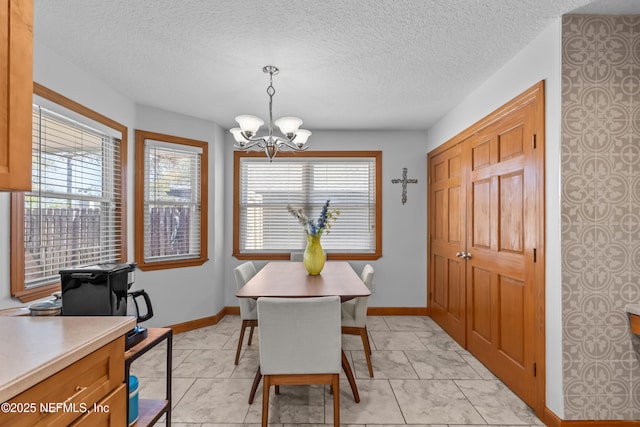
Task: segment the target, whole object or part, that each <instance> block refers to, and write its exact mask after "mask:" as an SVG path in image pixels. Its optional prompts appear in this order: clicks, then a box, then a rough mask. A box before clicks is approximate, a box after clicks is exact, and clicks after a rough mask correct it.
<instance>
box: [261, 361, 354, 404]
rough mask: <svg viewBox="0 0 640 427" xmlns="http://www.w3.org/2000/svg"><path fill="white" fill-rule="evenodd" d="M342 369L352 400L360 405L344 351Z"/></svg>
mask: <svg viewBox="0 0 640 427" xmlns="http://www.w3.org/2000/svg"><path fill="white" fill-rule="evenodd" d="M342 369H344V373H345V375H346V376H347V379H348V380H349V385H350V386H351V391H352V392H353V400H355V401H356V403H360V394H358V386H357V385H356V380H355V378H353V372H352V371H351V365H349V360H348V359H347V355H346V354H344V350H342ZM256 387H257V385H256Z"/></svg>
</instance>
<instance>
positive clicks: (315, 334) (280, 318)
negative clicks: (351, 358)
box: [258, 296, 342, 375]
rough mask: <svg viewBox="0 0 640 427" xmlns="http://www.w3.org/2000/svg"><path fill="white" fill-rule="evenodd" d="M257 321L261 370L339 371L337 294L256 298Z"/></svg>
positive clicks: (268, 373) (331, 372) (339, 323)
mask: <svg viewBox="0 0 640 427" xmlns="http://www.w3.org/2000/svg"><path fill="white" fill-rule="evenodd" d="M258 324H259V325H260V327H259V328H258V333H259V337H260V371H261V372H262V374H264V375H276V374H335V373H340V369H341V366H342V365H341V360H342V359H341V353H340V350H341V345H342V343H341V322H340V297H338V296H328V297H314V298H258Z"/></svg>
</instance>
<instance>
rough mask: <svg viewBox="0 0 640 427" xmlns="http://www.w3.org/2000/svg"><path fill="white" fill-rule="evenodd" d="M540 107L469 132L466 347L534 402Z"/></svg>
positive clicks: (465, 145)
mask: <svg viewBox="0 0 640 427" xmlns="http://www.w3.org/2000/svg"><path fill="white" fill-rule="evenodd" d="M534 113H535V105H533V104H529V105H527V106H525V107H524V108H521V109H519V110H517V111H515V112H512V113H511V114H509V115H508V116H507V117H505V118H503V119H501V120H499V121H497V122H496V123H494V124H492V125H490V126H488V127H487V128H485V129H483V130H482V131H481V132H479V133H478V134H476V135H474V136H472V137H470V138H469V139H468V140H466V141H465V142H464V144H463V150H464V151H465V152H466V155H467V156H468V158H469V159H470V162H469V165H468V167H469V169H470V173H469V179H468V187H467V188H468V193H469V196H468V198H467V224H468V226H467V238H466V241H467V246H466V247H467V256H466V258H467V261H466V263H467V266H466V289H467V348H468V350H469V351H470V352H471V353H473V354H474V355H475V356H476V357H477V358H478V359H479V360H480V361H481V362H483V363H484V364H485V365H486V366H487V367H488V368H489V369H491V371H493V372H494V373H495V374H496V375H497V376H498V377H499V378H500V379H501V380H502V381H503V382H504V383H505V384H507V385H508V386H509V387H510V388H511V389H512V390H513V391H514V392H515V393H516V394H518V395H519V396H520V397H521V398H522V399H523V400H524V401H525V402H527V403H528V404H530V405H531V406H535V402H536V400H535V399H536V382H535V366H534V363H535V329H536V324H535V307H536V304H535V301H536V290H535V282H534V275H533V274H530V272H531V271H533V270H532V264H533V262H534V256H535V255H534V251H535V248H534V247H533V245H532V244H533V242H535V241H536V236H537V234H536V217H535V215H536V212H537V209H536V205H535V203H536V201H537V198H535V197H531V196H532V195H534V194H535V193H536V191H537V189H536V183H535V176H536V175H535V174H534V173H532V171H531V169H532V167H533V166H535V164H533V163H532V162H531V161H530V160H529V159H531V158H535V153H534V150H535V149H534V148H533V144H534V139H533V138H535V136H534V134H535V127H534V124H535V115H534ZM528 273H529V274H528Z"/></svg>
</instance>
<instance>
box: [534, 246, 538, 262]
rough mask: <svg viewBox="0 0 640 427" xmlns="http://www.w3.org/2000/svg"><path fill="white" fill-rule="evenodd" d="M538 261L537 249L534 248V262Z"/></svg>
mask: <svg viewBox="0 0 640 427" xmlns="http://www.w3.org/2000/svg"><path fill="white" fill-rule="evenodd" d="M536 260H537V254H536V248H533V262H536Z"/></svg>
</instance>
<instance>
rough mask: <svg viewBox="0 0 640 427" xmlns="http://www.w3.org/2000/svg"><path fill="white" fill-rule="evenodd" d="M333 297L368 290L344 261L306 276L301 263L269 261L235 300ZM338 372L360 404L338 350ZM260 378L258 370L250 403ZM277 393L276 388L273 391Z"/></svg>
mask: <svg viewBox="0 0 640 427" xmlns="http://www.w3.org/2000/svg"><path fill="white" fill-rule="evenodd" d="M331 295H337V296H339V297H340V300H341V301H343V302H344V301H348V300H350V299H353V298H357V297H367V296H369V295H371V291H370V290H369V288H367V286H366V285H365V284H364V282H363V281H362V279H360V276H358V274H357V273H356V272H355V271H354V270H353V268H352V267H351V265H349V263H348V262H346V261H327V262H326V263H325V265H324V268H323V269H322V272H321V273H320V274H318V275H315V276H312V275H310V274H309V273H307V270H306V269H305V268H304V265H303V263H302V262H294V261H273V262H269V263H268V264H267V265H265V266H264V267H263V268H262V269H261V270H260V271H259V272H258V273H257V274H256V275H255V276H253V278H251V280H249V281H248V282H247V283H246V284H245V285H244V286H243V287H242V288H241V289H240V290H239V291H238V292H236V296H237V297H238V298H254V299H257V298H260V297H280V298H310V297H323V296H331ZM342 369H343V370H344V373H345V376H346V377H347V380H348V381H349V386H350V387H351V391H352V392H353V398H354V400H355V401H356V402H360V395H359V394H358V387H357V385H356V381H355V378H354V376H353V371H352V370H351V365H350V364H349V360H348V359H347V356H346V355H345V353H344V350H342ZM261 378H262V375H261V373H260V368H258V372H257V373H256V377H255V379H254V382H253V386H252V388H251V393H250V396H249V403H252V402H253V397H254V395H255V392H256V389H257V387H258V384H259V383H260V379H261ZM276 393H277V389H276Z"/></svg>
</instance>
